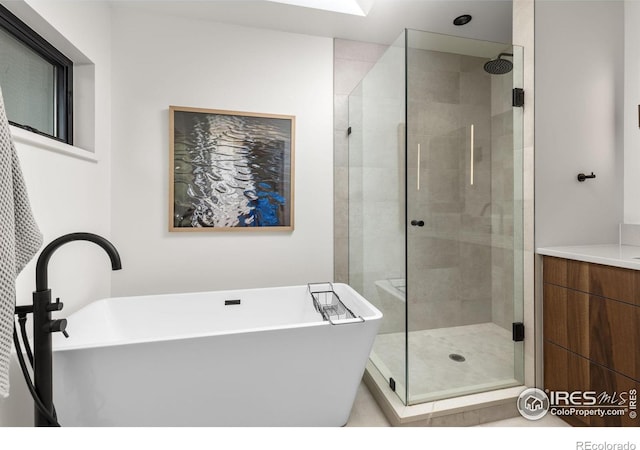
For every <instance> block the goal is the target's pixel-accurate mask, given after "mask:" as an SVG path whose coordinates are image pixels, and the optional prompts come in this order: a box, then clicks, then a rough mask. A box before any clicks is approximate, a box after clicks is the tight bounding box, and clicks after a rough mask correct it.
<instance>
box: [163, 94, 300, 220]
mask: <svg viewBox="0 0 640 450" xmlns="http://www.w3.org/2000/svg"><path fill="white" fill-rule="evenodd" d="M294 141H295V117H294V116H285V115H276V114H262V113H248V112H237V111H221V110H216V109H200V108H188V107H181V106H170V107H169V146H170V156H169V166H170V174H169V231H257V230H263V231H292V230H293V217H294V215H293V206H294V205H293V197H294V196H293V194H294V189H293V180H294Z"/></svg>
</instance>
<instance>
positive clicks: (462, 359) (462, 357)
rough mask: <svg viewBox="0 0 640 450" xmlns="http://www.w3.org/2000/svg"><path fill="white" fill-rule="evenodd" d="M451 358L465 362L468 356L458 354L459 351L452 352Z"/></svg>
mask: <svg viewBox="0 0 640 450" xmlns="http://www.w3.org/2000/svg"><path fill="white" fill-rule="evenodd" d="M449 359H453V360H454V361H455V362H464V361H466V358H465V357H464V356H462V355H458V354H457V353H451V354H450V355H449Z"/></svg>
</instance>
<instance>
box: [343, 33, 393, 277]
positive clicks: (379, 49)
mask: <svg viewBox="0 0 640 450" xmlns="http://www.w3.org/2000/svg"><path fill="white" fill-rule="evenodd" d="M386 49H387V46H386V45H378V44H371V43H367V42H356V41H348V40H344V39H335V40H334V79H333V86H334V103H333V105H334V125H333V126H334V138H333V139H334V141H333V142H334V144H333V149H334V206H333V212H334V255H335V256H334V280H335V281H336V282H337V283H347V282H348V281H349V239H348V237H349V139H348V136H347V129H348V128H349V94H350V93H351V91H353V89H354V88H355V87H356V86H357V85H358V83H360V81H362V79H363V78H364V77H365V75H366V74H367V72H369V70H370V69H371V68H372V67H373V66H374V65H375V63H376V62H377V61H378V59H379V58H380V56H382V54H383V53H384V51H385V50H386Z"/></svg>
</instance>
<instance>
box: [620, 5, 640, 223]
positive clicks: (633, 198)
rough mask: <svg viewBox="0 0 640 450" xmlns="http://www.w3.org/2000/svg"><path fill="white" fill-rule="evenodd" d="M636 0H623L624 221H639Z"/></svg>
mask: <svg viewBox="0 0 640 450" xmlns="http://www.w3.org/2000/svg"><path fill="white" fill-rule="evenodd" d="M638 20H640V2H638V1H636V0H625V2H624V32H625V40H624V51H625V53H624V65H625V77H624V130H625V133H624V222H625V223H640V201H639V200H638V199H639V198H640V176H638V171H639V169H640V151H639V149H640V126H638V120H639V117H638V105H640V28H639V27H638Z"/></svg>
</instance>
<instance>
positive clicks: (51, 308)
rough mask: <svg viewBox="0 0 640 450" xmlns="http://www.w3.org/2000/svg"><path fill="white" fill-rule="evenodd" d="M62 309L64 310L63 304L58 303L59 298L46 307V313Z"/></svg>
mask: <svg viewBox="0 0 640 450" xmlns="http://www.w3.org/2000/svg"><path fill="white" fill-rule="evenodd" d="M62 308H64V303H62V302H61V301H60V297H58V298H56V302H55V303H50V304H49V305H47V311H62Z"/></svg>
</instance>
